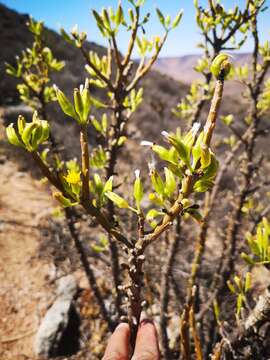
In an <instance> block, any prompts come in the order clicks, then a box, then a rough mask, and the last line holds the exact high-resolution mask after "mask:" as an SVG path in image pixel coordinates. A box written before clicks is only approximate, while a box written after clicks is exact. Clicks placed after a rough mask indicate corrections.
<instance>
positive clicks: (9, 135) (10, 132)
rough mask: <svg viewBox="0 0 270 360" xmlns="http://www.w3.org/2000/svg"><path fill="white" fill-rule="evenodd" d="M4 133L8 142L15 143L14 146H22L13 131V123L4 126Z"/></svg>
mask: <svg viewBox="0 0 270 360" xmlns="http://www.w3.org/2000/svg"><path fill="white" fill-rule="evenodd" d="M6 134H7V138H8V141H9V142H10V144H12V145H15V146H21V147H24V146H23V144H22V143H21V141H20V140H19V139H18V136H17V134H16V132H15V129H14V127H13V124H10V125H9V126H8V127H7V128H6Z"/></svg>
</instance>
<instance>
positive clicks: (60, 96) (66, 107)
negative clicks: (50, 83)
mask: <svg viewBox="0 0 270 360" xmlns="http://www.w3.org/2000/svg"><path fill="white" fill-rule="evenodd" d="M55 92H56V97H57V100H58V103H59V105H60V107H61V109H62V111H63V112H64V113H65V114H66V115H68V116H70V117H72V118H73V119H75V120H77V121H80V119H79V117H78V115H77V114H76V111H75V109H74V106H73V105H72V104H71V102H70V101H69V100H68V98H67V97H66V95H65V94H64V93H63V91H61V90H60V89H58V88H57V87H55Z"/></svg>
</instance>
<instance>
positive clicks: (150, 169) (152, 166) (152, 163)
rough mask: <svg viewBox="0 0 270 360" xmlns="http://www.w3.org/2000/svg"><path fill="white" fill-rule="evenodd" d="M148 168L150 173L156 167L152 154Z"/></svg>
mask: <svg viewBox="0 0 270 360" xmlns="http://www.w3.org/2000/svg"><path fill="white" fill-rule="evenodd" d="M148 168H149V171H150V173H151V172H152V171H154V170H155V168H156V160H155V159H154V157H153V156H152V160H151V162H149V163H148Z"/></svg>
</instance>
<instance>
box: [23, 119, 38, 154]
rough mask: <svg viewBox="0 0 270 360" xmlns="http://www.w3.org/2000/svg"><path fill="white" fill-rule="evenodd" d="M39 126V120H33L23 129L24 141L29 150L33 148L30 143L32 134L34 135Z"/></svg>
mask: <svg viewBox="0 0 270 360" xmlns="http://www.w3.org/2000/svg"><path fill="white" fill-rule="evenodd" d="M37 127H38V123H37V122H31V123H28V124H26V125H25V128H24V130H23V133H22V141H23V143H24V144H25V146H26V147H27V149H28V150H29V151H32V150H33V149H32V146H31V144H30V140H31V136H32V133H33V131H34V129H36V128H37Z"/></svg>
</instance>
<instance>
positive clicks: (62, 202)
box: [53, 192, 78, 207]
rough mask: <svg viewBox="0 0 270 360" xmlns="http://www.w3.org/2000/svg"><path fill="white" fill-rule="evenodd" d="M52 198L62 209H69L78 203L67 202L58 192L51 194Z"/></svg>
mask: <svg viewBox="0 0 270 360" xmlns="http://www.w3.org/2000/svg"><path fill="white" fill-rule="evenodd" d="M53 197H54V199H56V200H57V201H59V202H60V204H61V205H62V206H63V207H70V206H75V205H77V204H78V203H77V202H72V201H71V200H69V199H68V198H66V197H65V196H64V195H63V194H62V193H60V192H55V193H53Z"/></svg>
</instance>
